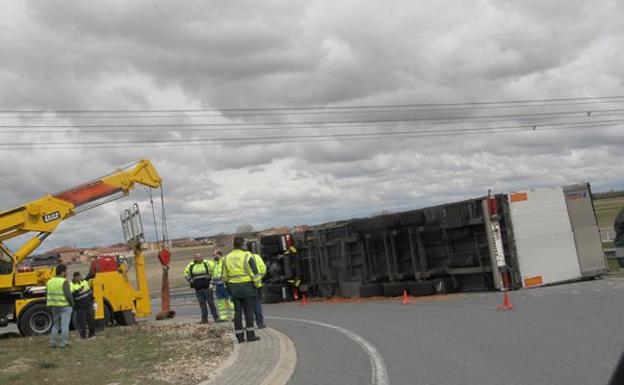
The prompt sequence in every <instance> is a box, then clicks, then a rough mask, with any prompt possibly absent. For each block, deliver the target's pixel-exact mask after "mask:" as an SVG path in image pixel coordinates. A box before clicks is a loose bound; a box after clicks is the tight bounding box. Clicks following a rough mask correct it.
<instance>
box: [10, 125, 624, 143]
mask: <svg viewBox="0 0 624 385" xmlns="http://www.w3.org/2000/svg"><path fill="white" fill-rule="evenodd" d="M622 122H624V119H619V120H611V121H597V122H594V123H592V124H591V125H589V124H588V123H587V122H567V123H551V124H545V125H542V126H540V127H539V129H538V127H537V126H531V125H516V126H503V127H480V128H468V129H466V128H464V129H446V130H417V131H393V132H378V133H346V134H321V135H298V136H290V137H284V136H283V135H279V136H261V137H228V138H195V139H164V140H160V139H153V140H137V141H82V142H81V141H71V142H39V143H37V142H9V143H0V148H2V147H7V148H6V149H9V150H11V149H26V148H30V149H39V148H41V149H67V148H69V147H55V146H77V147H83V148H125V147H127V146H128V145H141V146H145V145H154V144H159V145H175V144H177V145H197V144H201V143H221V144H223V143H237V142H244V143H255V142H258V143H266V142H275V143H290V142H292V141H305V142H307V141H309V140H316V139H326V140H349V139H355V138H367V139H374V138H378V137H401V136H449V135H458V134H459V135H461V134H464V133H494V132H517V131H520V130H523V131H530V132H539V131H548V130H554V129H558V130H563V129H578V128H592V127H609V126H613V125H614V123H622ZM101 146H104V147H101ZM109 146H110V147H109ZM6 149H5V148H2V150H6Z"/></svg>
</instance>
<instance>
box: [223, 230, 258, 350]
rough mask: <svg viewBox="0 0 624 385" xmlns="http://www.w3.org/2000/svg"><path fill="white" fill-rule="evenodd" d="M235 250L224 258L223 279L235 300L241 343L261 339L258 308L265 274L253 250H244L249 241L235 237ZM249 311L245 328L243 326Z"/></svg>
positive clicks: (235, 327)
mask: <svg viewBox="0 0 624 385" xmlns="http://www.w3.org/2000/svg"><path fill="white" fill-rule="evenodd" d="M233 244H234V250H232V251H231V252H230V253H229V254H228V255H226V256H225V257H224V258H223V281H224V282H225V284H226V287H227V289H228V291H229V293H230V296H231V297H232V300H233V301H234V332H235V334H236V339H237V340H238V343H243V342H245V339H246V340H247V342H252V341H257V340H259V339H260V337H258V336H256V332H255V330H254V307H255V302H256V295H257V290H256V289H257V288H258V287H259V286H260V285H261V284H262V283H261V281H262V277H261V276H260V273H259V271H258V267H257V266H256V262H255V259H254V258H253V257H252V255H251V253H249V252H247V251H245V250H243V246H244V245H245V240H244V239H243V238H241V237H234V242H233ZM243 313H245V328H243V319H242V317H243Z"/></svg>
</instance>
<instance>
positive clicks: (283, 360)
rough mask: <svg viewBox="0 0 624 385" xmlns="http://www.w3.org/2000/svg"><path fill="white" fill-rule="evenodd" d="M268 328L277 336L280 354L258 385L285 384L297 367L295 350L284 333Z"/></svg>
mask: <svg viewBox="0 0 624 385" xmlns="http://www.w3.org/2000/svg"><path fill="white" fill-rule="evenodd" d="M269 330H270V331H271V332H272V333H275V334H276V335H277V337H278V338H279V345H280V354H279V360H278V362H277V364H276V365H275V367H274V368H273V370H271V373H269V375H268V376H267V377H266V378H265V379H264V380H263V381H262V382H261V383H260V385H286V384H287V383H288V381H290V379H291V377H292V376H293V374H294V373H295V368H296V367H297V350H296V349H295V345H294V343H293V341H292V340H291V339H290V337H288V336H287V335H286V334H284V333H282V332H280V331H278V330H275V329H273V328H269Z"/></svg>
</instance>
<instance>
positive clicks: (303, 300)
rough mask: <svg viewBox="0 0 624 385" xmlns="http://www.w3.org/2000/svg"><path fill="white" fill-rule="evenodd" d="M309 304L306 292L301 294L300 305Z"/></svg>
mask: <svg viewBox="0 0 624 385" xmlns="http://www.w3.org/2000/svg"><path fill="white" fill-rule="evenodd" d="M307 304H308V296H306V295H305V293H302V294H301V303H300V304H299V305H301V306H305V305H307Z"/></svg>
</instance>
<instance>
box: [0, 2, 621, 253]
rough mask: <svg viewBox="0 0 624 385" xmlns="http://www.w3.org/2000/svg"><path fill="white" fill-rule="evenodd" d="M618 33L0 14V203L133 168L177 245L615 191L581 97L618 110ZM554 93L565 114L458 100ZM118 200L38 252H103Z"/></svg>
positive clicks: (262, 6)
mask: <svg viewBox="0 0 624 385" xmlns="http://www.w3.org/2000/svg"><path fill="white" fill-rule="evenodd" d="M622 20H624V4H623V3H622V2H621V1H617V0H613V1H576V0H565V1H564V0H561V1H548V2H543V1H515V0H514V1H504V0H502V1H501V0H490V1H486V0H483V1H467V0H465V1H462V0H440V1H430V2H420V1H408V0H406V1H398V0H396V1H355V0H340V1H336V0H333V1H329V0H328V1H258V0H253V1H251V0H250V1H175V2H173V1H156V0H150V1H141V0H136V1H131V2H125V1H116V0H110V1H104V2H103V1H79V2H76V1H17V0H16V1H10V2H8V1H5V2H3V4H2V8H1V10H0V110H2V111H3V112H2V113H0V126H2V127H0V176H1V177H2V179H1V182H0V209H9V208H12V207H14V206H16V205H19V204H20V203H22V202H26V201H28V200H31V199H34V198H37V197H39V196H41V195H42V194H45V193H47V192H56V191H59V190H62V189H64V188H67V187H70V186H73V185H76V184H80V183H82V182H85V181H88V180H90V179H92V178H95V177H98V176H100V175H103V174H106V173H108V172H110V171H112V170H114V169H116V168H118V167H120V166H122V165H125V164H128V163H131V162H133V161H135V160H138V159H141V158H149V159H151V160H152V161H153V162H154V164H155V165H156V167H157V168H158V169H159V171H160V173H161V174H162V176H163V178H164V180H165V194H166V204H167V214H168V218H169V226H170V229H169V231H170V233H171V235H172V236H174V237H179V236H186V235H188V236H201V235H206V234H214V233H218V232H221V231H226V232H229V231H233V230H234V229H235V228H236V227H237V226H238V225H240V224H242V223H249V224H252V225H253V226H254V227H255V228H263V227H268V226H274V225H294V224H301V223H308V224H314V223H320V222H324V221H329V220H334V219H343V218H350V217H356V216H367V215H371V214H373V213H378V212H380V211H382V210H392V211H397V210H402V209H408V208H417V207H423V206H428V205H432V204H437V203H443V202H449V201H454V200H458V199H463V198H469V197H476V196H481V195H484V194H486V193H487V190H488V189H489V188H491V189H492V190H493V191H496V192H504V191H510V190H513V189H523V188H528V187H540V186H552V185H560V184H564V183H568V182H579V181H590V182H591V183H592V185H593V188H594V190H606V189H609V188H621V187H624V175H623V173H622V166H621V165H622V164H624V152H623V151H622V148H624V133H623V129H624V127H622V124H621V123H620V121H621V119H622V117H623V115H624V98H619V99H618V98H613V99H579V98H590V97H591V98H603V97H605V96H622V95H624V83H623V80H622V79H623V78H624V66H622V63H624V28H623V27H622V22H621V21H622ZM552 99H557V100H558V99H573V100H567V101H558V102H552V101H550V102H532V103H524V104H523V103H510V104H489V105H482V104H461V105H457V104H456V103H482V102H504V101H521V100H529V101H532V100H552ZM353 106H358V107H357V108H352V107H353ZM397 106H404V107H397ZM309 107H315V108H314V109H309ZM327 107H330V108H327ZM336 107H337V108H336ZM482 107H487V108H482ZM280 108H282V109H280ZM283 108H285V109H283ZM16 111H22V112H20V113H16ZM23 111H33V112H23ZM41 111H43V112H41ZM89 111H91V112H89ZM123 111H131V112H123ZM158 111H160V112H158ZM588 111H592V113H591V114H587V112H588ZM533 125H535V126H536V129H535V130H533V129H531V128H529V129H526V127H532V126H533ZM55 126H57V127H56V128H55ZM93 126H96V127H93ZM502 127H512V129H507V128H502ZM513 127H521V128H518V129H515V128H513ZM470 130H472V131H470ZM504 131H511V132H504ZM391 132H394V133H396V132H399V134H388V133H391ZM406 132H407V133H406ZM410 133H411V134H410ZM423 133H426V134H423ZM353 134H356V135H361V134H366V135H369V134H370V136H366V135H365V136H359V137H357V136H353ZM298 136H299V137H300V138H297V137H298ZM250 138H251V139H250ZM245 139H246V140H245ZM85 142H92V143H95V144H88V143H87V144H85ZM50 147H54V148H50ZM134 201H138V202H141V203H142V207H143V209H144V212H145V215H146V216H147V209H148V206H147V205H146V204H145V202H146V192H145V191H144V189H142V188H141V189H137V190H135V191H134V193H133V194H132V196H131V197H130V198H125V199H123V200H121V201H117V202H115V203H113V204H109V205H107V206H102V207H100V208H97V209H94V210H91V211H89V212H85V213H82V214H80V215H79V216H76V217H75V218H73V219H71V220H69V221H67V223H63V224H62V225H61V227H60V228H59V230H58V231H57V232H56V233H55V234H54V235H53V236H52V237H50V238H49V239H48V240H47V241H46V247H47V248H50V247H54V246H59V245H64V244H77V245H94V244H108V243H113V242H118V241H120V240H121V231H120V225H119V221H118V212H119V211H120V210H121V209H123V208H125V207H126V206H129V205H130V204H131V203H132V202H134ZM149 220H151V216H150V217H148V219H146V222H149ZM150 231H151V230H150ZM148 235H149V234H148Z"/></svg>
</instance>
